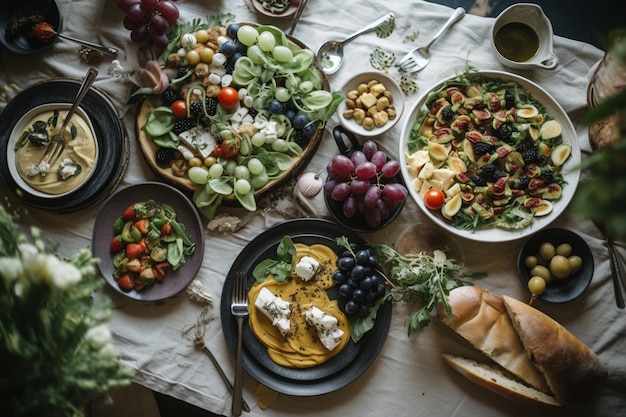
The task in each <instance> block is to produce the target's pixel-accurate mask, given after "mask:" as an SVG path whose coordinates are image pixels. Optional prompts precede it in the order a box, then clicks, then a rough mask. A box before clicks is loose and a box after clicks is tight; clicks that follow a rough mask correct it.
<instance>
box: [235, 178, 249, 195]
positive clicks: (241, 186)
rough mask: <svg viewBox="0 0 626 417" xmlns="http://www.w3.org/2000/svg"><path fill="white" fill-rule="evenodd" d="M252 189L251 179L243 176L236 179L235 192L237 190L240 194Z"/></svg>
mask: <svg viewBox="0 0 626 417" xmlns="http://www.w3.org/2000/svg"><path fill="white" fill-rule="evenodd" d="M251 189H252V185H251V184H250V181H248V180H246V179H243V178H240V179H238V180H237V181H235V192H237V193H238V194H247V193H249V192H250V190H251Z"/></svg>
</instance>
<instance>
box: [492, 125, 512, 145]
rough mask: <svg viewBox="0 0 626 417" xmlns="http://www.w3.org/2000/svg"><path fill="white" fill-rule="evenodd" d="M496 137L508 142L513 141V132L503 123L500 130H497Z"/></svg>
mask: <svg viewBox="0 0 626 417" xmlns="http://www.w3.org/2000/svg"><path fill="white" fill-rule="evenodd" d="M496 137H497V138H498V139H500V140H501V141H503V142H506V143H508V144H511V143H513V135H512V134H511V131H510V130H509V128H508V126H507V125H506V124H504V123H502V124H501V125H500V127H498V130H496Z"/></svg>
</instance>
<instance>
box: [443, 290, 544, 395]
mask: <svg viewBox="0 0 626 417" xmlns="http://www.w3.org/2000/svg"><path fill="white" fill-rule="evenodd" d="M448 302H449V304H450V307H451V311H452V319H451V320H449V319H448V316H447V314H446V311H445V309H444V308H443V305H442V304H440V305H439V306H438V315H439V318H440V319H441V320H442V321H443V323H445V324H446V325H447V326H449V327H450V328H451V329H452V330H454V331H455V332H456V333H458V334H459V335H461V336H462V337H463V338H464V339H465V340H467V341H468V342H469V343H470V344H471V345H472V346H473V347H474V348H476V349H478V350H480V351H481V352H482V353H483V354H485V355H486V356H487V357H489V358H490V359H492V360H493V361H494V362H496V363H497V364H499V365H500V366H502V367H503V368H504V369H506V370H508V371H509V372H510V373H512V374H513V375H515V376H516V377H518V378H519V379H521V380H522V381H524V382H525V383H526V384H528V385H530V386H532V387H534V388H536V389H538V390H541V391H543V392H544V393H550V388H549V387H548V385H547V384H546V380H545V378H544V377H543V375H542V374H541V372H540V371H539V369H537V367H536V366H535V364H534V363H533V361H532V359H531V358H530V355H529V354H527V352H526V350H525V349H524V346H523V345H522V342H521V340H520V338H519V336H518V335H517V332H516V331H515V328H514V327H513V324H512V323H511V319H510V318H509V316H508V314H507V312H506V308H505V307H504V302H503V301H502V297H500V296H497V295H495V294H493V293H491V292H489V291H487V290H486V289H484V288H480V287H476V286H464V287H459V288H455V289H454V290H452V291H450V294H449V296H448Z"/></svg>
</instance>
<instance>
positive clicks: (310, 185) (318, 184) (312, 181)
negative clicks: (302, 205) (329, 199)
mask: <svg viewBox="0 0 626 417" xmlns="http://www.w3.org/2000/svg"><path fill="white" fill-rule="evenodd" d="M320 174H321V171H320V172H318V173H317V174H316V173H314V172H306V173H304V174H302V176H301V177H300V178H299V179H298V183H297V184H296V186H297V187H298V190H299V191H300V194H302V195H303V196H304V197H306V198H313V197H315V196H316V195H317V194H318V193H319V192H320V190H321V189H322V187H323V183H322V179H321V178H320Z"/></svg>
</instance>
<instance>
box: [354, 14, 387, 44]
mask: <svg viewBox="0 0 626 417" xmlns="http://www.w3.org/2000/svg"><path fill="white" fill-rule="evenodd" d="M394 17H395V15H394V14H393V13H387V14H386V15H384V16H383V17H381V18H379V19H377V20H375V21H374V22H372V23H370V24H369V25H367V26H365V27H364V28H363V29H361V30H359V31H357V32H354V33H353V34H352V35H350V36H348V37H347V38H346V39H344V40H343V41H342V43H347V42H350V41H351V40H352V39H354V38H356V37H357V36H361V35H363V34H364V33H367V32H370V31H372V30H374V29H376V28H377V27H378V26H380V25H381V24H383V23H385V22H386V21H387V20H389V19H393V18H394Z"/></svg>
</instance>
